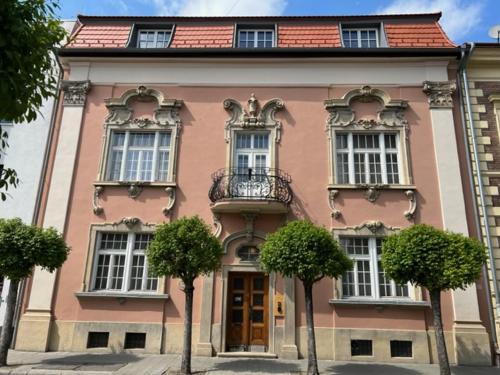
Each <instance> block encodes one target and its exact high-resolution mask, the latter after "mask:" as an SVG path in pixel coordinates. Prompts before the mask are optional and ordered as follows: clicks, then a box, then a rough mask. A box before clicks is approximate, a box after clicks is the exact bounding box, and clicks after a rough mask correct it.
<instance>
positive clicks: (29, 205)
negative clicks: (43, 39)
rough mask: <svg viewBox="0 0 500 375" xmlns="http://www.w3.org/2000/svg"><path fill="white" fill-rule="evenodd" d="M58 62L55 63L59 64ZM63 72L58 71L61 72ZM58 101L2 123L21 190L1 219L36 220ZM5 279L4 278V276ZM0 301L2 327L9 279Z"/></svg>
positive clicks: (3, 206)
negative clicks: (32, 115) (31, 117)
mask: <svg viewBox="0 0 500 375" xmlns="http://www.w3.org/2000/svg"><path fill="white" fill-rule="evenodd" d="M74 25H75V21H63V27H64V28H65V29H66V31H67V32H68V34H69V33H71V31H72V30H73V27H74ZM55 63H56V62H55V60H54V64H55ZM58 71H59V69H57V72H58ZM55 109H56V99H55V98H49V99H47V100H45V101H44V103H43V105H42V106H41V108H40V113H39V115H38V117H37V119H36V120H35V121H33V122H31V123H20V124H8V123H5V122H2V124H1V125H2V130H5V131H7V133H8V144H9V147H8V148H6V149H5V150H3V151H4V154H3V155H0V163H1V164H4V165H5V167H6V168H14V169H15V170H16V172H17V175H18V177H19V185H18V186H17V188H12V187H9V190H8V191H7V194H8V197H7V200H6V201H4V202H0V218H3V219H7V218H15V217H19V218H21V220H22V221H23V222H24V223H26V224H32V223H34V222H35V220H36V217H35V215H36V210H37V206H38V201H39V197H38V195H39V191H40V190H41V187H40V183H41V179H42V177H43V173H44V170H45V154H46V153H48V148H49V144H48V140H49V136H50V133H51V128H52V126H53V119H52V118H53V116H54V114H55ZM0 278H1V279H3V276H1V275H0ZM0 288H1V300H0V326H2V325H3V320H4V316H5V303H3V302H4V301H5V299H6V298H7V292H8V290H9V280H8V279H6V280H3V286H0Z"/></svg>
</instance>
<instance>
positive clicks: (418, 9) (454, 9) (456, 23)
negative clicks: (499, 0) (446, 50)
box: [377, 0, 485, 40]
mask: <svg viewBox="0 0 500 375" xmlns="http://www.w3.org/2000/svg"><path fill="white" fill-rule="evenodd" d="M484 5H485V3H484V0H477V1H474V0H472V1H463V0H393V1H392V2H391V3H390V4H389V5H388V6H386V7H384V8H382V9H380V10H379V11H378V12H377V13H390V14H406V13H432V12H439V11H441V12H443V16H442V18H441V20H440V24H441V26H443V29H444V30H445V32H446V34H448V36H449V37H450V38H451V39H453V40H461V39H462V38H463V37H464V36H466V35H467V33H468V32H469V31H471V30H472V29H473V28H474V27H476V26H477V25H479V24H480V23H481V12H482V10H483V7H484Z"/></svg>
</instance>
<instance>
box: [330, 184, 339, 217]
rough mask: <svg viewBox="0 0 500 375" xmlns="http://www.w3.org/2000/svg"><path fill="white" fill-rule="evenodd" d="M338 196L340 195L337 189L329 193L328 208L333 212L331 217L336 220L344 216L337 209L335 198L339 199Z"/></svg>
mask: <svg viewBox="0 0 500 375" xmlns="http://www.w3.org/2000/svg"><path fill="white" fill-rule="evenodd" d="M337 195H339V191H338V190H337V189H332V190H330V191H329V192H328V206H329V207H330V210H331V211H332V212H331V215H332V217H333V218H334V219H338V218H339V217H340V216H341V215H342V212H340V210H339V209H338V208H337V207H335V198H337Z"/></svg>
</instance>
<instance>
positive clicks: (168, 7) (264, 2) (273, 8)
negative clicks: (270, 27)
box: [152, 0, 287, 16]
mask: <svg viewBox="0 0 500 375" xmlns="http://www.w3.org/2000/svg"><path fill="white" fill-rule="evenodd" d="M152 3H153V4H154V6H155V8H156V10H157V13H158V15H162V16H167V15H168V16H275V15H276V16H277V15H280V14H282V13H283V11H284V10H285V7H286V4H287V0H259V1H258V4H257V1H256V0H152Z"/></svg>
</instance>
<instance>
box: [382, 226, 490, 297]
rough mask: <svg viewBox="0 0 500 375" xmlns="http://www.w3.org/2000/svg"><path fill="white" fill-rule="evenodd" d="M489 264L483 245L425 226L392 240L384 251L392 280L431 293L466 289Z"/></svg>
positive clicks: (415, 227) (394, 237) (410, 230)
mask: <svg viewBox="0 0 500 375" xmlns="http://www.w3.org/2000/svg"><path fill="white" fill-rule="evenodd" d="M485 261H486V251H485V248H484V245H483V244H482V243H481V242H479V241H477V240H475V239H473V238H469V237H465V236H463V235H461V234H458V233H452V232H448V231H442V230H439V229H436V228H434V227H432V226H430V225H425V224H416V225H412V226H411V227H409V228H407V229H404V230H402V231H401V232H400V233H397V234H394V235H392V236H389V237H388V238H387V239H386V240H385V241H384V244H383V248H382V264H383V266H384V270H385V272H386V273H387V275H388V276H389V277H390V278H392V279H394V281H396V282H397V283H399V284H404V283H407V282H411V283H412V284H415V285H418V286H423V287H425V288H427V289H428V290H430V291H433V290H435V291H437V290H448V289H458V288H462V289H463V288H465V287H466V286H467V285H468V284H471V283H473V282H474V281H476V280H477V279H478V278H479V276H480V274H481V268H482V265H483V264H484V262H485Z"/></svg>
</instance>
